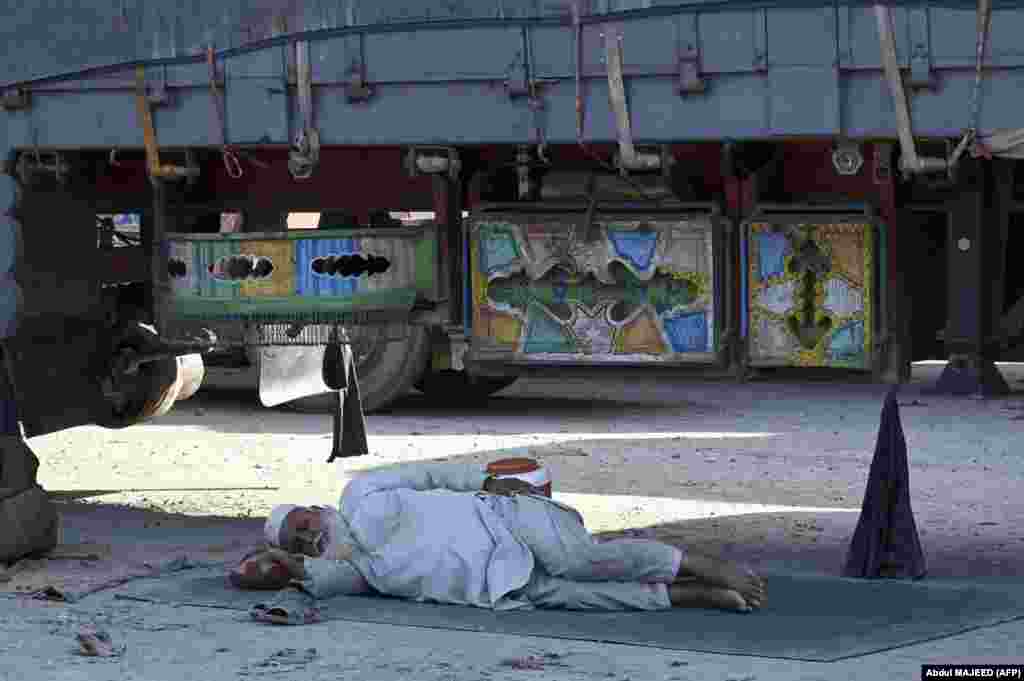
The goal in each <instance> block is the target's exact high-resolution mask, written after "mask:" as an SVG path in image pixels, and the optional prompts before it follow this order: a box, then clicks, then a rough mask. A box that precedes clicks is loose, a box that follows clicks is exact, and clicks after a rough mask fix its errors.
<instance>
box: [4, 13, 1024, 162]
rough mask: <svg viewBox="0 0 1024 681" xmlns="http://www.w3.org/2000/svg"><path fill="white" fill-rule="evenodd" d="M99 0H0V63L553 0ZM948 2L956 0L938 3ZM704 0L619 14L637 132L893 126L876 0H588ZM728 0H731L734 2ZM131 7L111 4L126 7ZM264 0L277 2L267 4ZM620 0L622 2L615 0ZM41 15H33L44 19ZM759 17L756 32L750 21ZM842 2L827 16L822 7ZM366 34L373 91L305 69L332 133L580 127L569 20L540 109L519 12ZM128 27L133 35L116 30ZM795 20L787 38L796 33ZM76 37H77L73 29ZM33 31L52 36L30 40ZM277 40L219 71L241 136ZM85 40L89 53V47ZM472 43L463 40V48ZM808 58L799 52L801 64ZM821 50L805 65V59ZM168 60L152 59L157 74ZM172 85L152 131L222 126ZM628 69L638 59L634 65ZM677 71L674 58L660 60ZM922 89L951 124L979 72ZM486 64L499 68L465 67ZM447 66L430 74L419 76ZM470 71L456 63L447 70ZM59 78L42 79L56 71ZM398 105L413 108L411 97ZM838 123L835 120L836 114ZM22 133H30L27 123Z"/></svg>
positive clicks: (680, 135)
mask: <svg viewBox="0 0 1024 681" xmlns="http://www.w3.org/2000/svg"><path fill="white" fill-rule="evenodd" d="M101 4H103V7H100V8H93V9H89V10H82V9H80V8H79V7H78V6H77V5H78V3H72V2H71V1H70V0H60V1H58V0H53V1H51V2H49V3H47V4H45V5H42V4H40V3H39V2H36V3H33V5H34V9H35V10H38V12H37V14H32V12H30V11H26V10H23V9H21V8H15V7H10V8H5V12H4V16H3V17H0V18H3V19H4V20H5V21H0V44H4V45H5V46H6V47H7V50H8V52H7V54H8V55H16V56H14V57H10V56H8V57H5V59H4V60H3V62H2V66H0V79H2V81H3V82H10V81H11V80H20V79H22V78H26V77H29V76H35V75H44V74H49V73H55V72H62V71H73V70H75V69H78V68H82V67H86V66H96V65H101V64H108V63H115V62H121V61H123V60H125V59H127V58H129V57H132V58H133V57H137V56H142V57H152V56H153V55H159V56H165V57H166V56H174V55H178V56H181V55H190V54H198V53H199V52H200V51H201V50H202V49H203V48H204V47H205V46H206V45H207V44H208V43H210V42H213V43H215V44H216V45H217V46H219V47H223V46H225V45H230V44H237V43H240V42H251V41H253V40H257V39H261V38H264V37H266V36H267V35H268V34H269V32H270V31H271V27H272V26H273V23H274V21H273V18H274V13H275V11H280V12H283V14H284V15H285V16H286V17H287V18H288V21H289V26H290V27H292V28H293V29H298V28H320V27H323V26H335V25H339V24H349V23H352V22H353V21H355V22H362V23H364V24H365V23H368V22H373V21H382V20H394V21H399V22H403V21H414V20H415V21H421V20H424V19H429V20H431V21H433V20H441V19H444V20H447V19H452V18H458V19H466V18H469V19H472V18H477V19H492V18H494V17H499V16H505V17H515V16H520V17H522V16H529V17H537V16H544V17H556V16H557V17H560V18H564V6H563V5H561V4H560V3H549V2H544V3H539V2H535V1H534V0H494V1H493V2H492V1H490V0H488V1H486V2H483V1H481V2H469V1H468V0H463V1H461V2H447V1H446V0H422V1H416V0H389V1H388V2H383V3H371V2H368V1H364V2H360V1H359V0H338V2H333V1H332V2H326V3H321V2H316V3H298V2H294V1H292V0H288V1H287V2H286V0H238V1H237V2H231V3H228V4H227V5H219V4H216V3H204V2H200V1H197V0H180V1H179V2H176V3H173V4H166V3H155V2H146V1H145V0H137V1H134V2H133V1H131V0H125V2H120V0H118V1H116V2H115V1H114V0H111V2H109V4H107V3H101ZM950 4H956V3H950ZM644 5H650V6H652V7H655V6H675V7H685V8H688V9H689V10H693V9H694V8H700V9H705V7H707V10H706V11H703V12H701V13H700V14H699V16H697V20H696V25H697V32H696V34H694V33H693V30H692V27H693V25H694V23H695V22H694V15H693V14H685V11H684V10H680V13H679V14H676V15H667V14H666V15H664V16H659V17H657V18H652V17H648V16H642V15H641V16H638V15H632V16H618V17H616V24H617V25H618V26H619V30H621V32H622V35H623V50H624V58H625V67H626V74H627V78H626V85H627V90H628V97H629V101H630V113H631V119H632V126H633V133H634V137H635V138H636V141H638V142H661V141H669V140H672V141H677V140H680V141H681V140H701V139H722V138H724V137H731V138H735V139H744V138H757V137H762V136H764V135H769V134H770V135H834V134H841V133H846V134H849V135H852V136H885V137H893V136H894V134H895V117H894V115H893V111H892V102H891V97H890V95H889V92H888V90H887V88H886V86H885V84H884V82H883V81H882V79H881V75H880V72H878V71H873V72H871V71H864V70H863V69H870V68H877V67H878V65H879V55H878V40H877V26H876V23H875V17H874V14H873V12H872V10H871V8H870V7H861V6H858V7H841V8H840V9H839V11H838V13H836V11H835V10H834V9H833V8H831V7H828V6H819V7H803V8H800V9H794V8H786V9H783V8H775V7H770V8H768V9H766V10H765V11H763V12H762V11H760V10H754V9H742V10H739V9H729V10H728V11H721V9H722V7H730V5H733V3H713V6H711V5H712V3H709V2H701V1H698V0H690V1H689V2H683V0H663V1H661V2H646V1H645V0H602V1H598V2H595V3H594V6H595V8H596V10H597V11H609V12H610V11H618V10H619V9H622V8H628V9H642V6H644ZM738 5H739V3H735V6H738ZM959 5H960V7H961V8H962V9H948V8H936V7H934V4H933V6H932V7H931V8H930V10H931V14H930V20H929V21H930V28H931V40H930V44H931V45H932V48H933V61H934V63H935V64H936V65H937V66H942V65H950V66H953V65H960V66H971V65H973V49H974V10H973V3H969V2H966V1H965V2H963V3H959ZM122 7H123V11H122ZM275 8H276V9H275ZM616 8H618V9H616ZM40 17H43V18H40ZM762 17H766V18H767V24H766V26H767V29H768V35H767V39H766V38H765V36H764V35H763V34H762V32H761V31H762V28H761V27H762ZM833 17H834V20H833ZM894 18H895V24H896V25H895V29H896V37H897V47H898V51H899V53H900V59H901V61H902V62H904V63H906V61H907V59H906V56H907V54H908V43H907V41H908V35H909V32H908V28H907V27H908V21H907V10H906V9H903V8H899V9H897V10H896V11H894ZM836 22H839V23H841V24H842V26H841V30H840V31H839V34H840V35H841V36H843V37H842V39H841V42H842V44H843V45H846V46H848V47H849V49H850V51H851V54H850V56H849V58H846V57H842V63H843V65H844V67H845V66H849V67H852V68H854V69H861V70H859V71H857V70H855V71H853V72H849V71H844V72H843V74H842V76H841V77H842V81H841V82H837V81H836V75H835V72H834V71H833V67H832V63H831V60H832V59H834V57H835V49H836V45H835V41H836V40H839V36H837V33H836V30H835V23H836ZM39 27H45V28H46V31H47V33H46V34H47V37H48V39H47V40H46V41H35V42H28V38H27V36H29V35H34V34H33V31H37V32H38V30H41V29H39ZM409 29H410V30H409V31H403V32H395V33H390V34H369V33H368V34H367V37H366V45H367V67H368V69H369V77H370V81H371V84H373V81H374V79H377V80H378V81H379V80H391V81H400V84H396V85H393V86H388V85H377V86H376V88H375V89H376V95H377V96H376V97H375V99H374V100H373V101H371V102H370V103H368V104H360V105H351V104H349V103H348V102H347V101H346V100H345V98H344V95H343V92H342V91H341V90H339V89H337V88H317V92H318V94H317V111H316V114H315V115H316V118H317V124H318V127H320V129H321V133H322V139H323V141H324V143H325V144H329V143H338V144H403V143H416V144H427V143H524V142H534V141H537V135H538V133H537V131H536V130H535V123H536V122H539V123H540V125H541V126H542V128H543V133H542V134H543V135H544V136H545V137H546V139H547V141H549V142H551V143H564V142H573V141H575V136H576V130H575V120H576V117H575V94H576V87H575V83H574V82H573V80H572V76H573V75H574V71H575V68H574V64H573V60H574V50H573V32H572V29H571V26H570V25H569V24H568V23H559V24H558V25H554V24H551V25H547V26H544V27H541V28H536V27H535V28H531V29H530V36H531V45H532V49H533V56H534V59H535V63H536V67H537V75H538V76H539V77H542V78H550V77H560V78H563V79H564V80H562V81H561V82H559V83H556V84H550V85H547V86H546V88H545V90H544V103H545V108H544V110H543V111H542V112H540V113H539V114H537V115H536V116H535V115H534V114H532V113H531V112H530V111H529V110H528V109H527V106H526V102H525V101H522V100H514V101H510V100H509V98H508V97H507V93H506V92H505V89H504V80H505V78H506V76H507V73H508V71H509V69H510V67H511V66H512V64H514V62H515V61H516V59H518V58H521V57H522V55H519V54H518V53H519V51H520V48H521V46H520V44H519V28H518V27H512V26H501V27H495V26H490V27H486V26H476V27H468V28H467V29H466V30H454V29H453V28H451V27H446V28H444V29H443V30H436V31H435V30H429V31H428V30H423V29H422V28H421V27H419V26H410V27H409ZM601 30H602V29H601V25H599V24H592V25H589V26H587V27H586V40H585V48H586V49H585V61H584V73H585V76H587V80H588V83H587V88H586V89H587V97H586V102H585V108H586V139H587V140H589V141H595V142H606V141H613V140H614V139H615V137H616V131H615V126H614V117H613V116H612V113H611V111H610V107H609V105H608V95H607V84H606V78H605V75H606V74H605V68H606V66H605V64H603V63H602V62H601V57H602V53H603V45H602V41H601V40H600V36H599V35H598V34H599V32H600V31H601ZM1021 31H1024V11H1022V10H1021V9H1016V10H1012V11H1011V10H999V11H997V12H996V17H995V18H994V20H993V38H992V44H993V48H992V52H993V55H994V59H993V61H994V63H996V64H1000V63H1002V64H1010V65H1013V64H1017V65H1024V48H1021V47H1020V46H1019V41H1018V40H1017V36H1018V35H1019V34H1020V33H1021ZM694 35H699V37H700V45H701V50H702V52H701V62H702V70H703V72H704V74H705V77H706V78H707V81H708V84H709V90H708V92H707V93H706V94H703V95H696V96H685V97H680V96H679V95H678V94H677V93H676V92H675V85H676V75H675V70H676V57H677V53H676V50H677V49H678V47H679V46H680V44H681V41H688V40H691V39H692V37H693V36H694ZM126 36H130V38H129V37H126ZM794 36H798V37H799V39H798V40H794V39H792V38H793V37H794ZM313 37H314V38H323V39H325V42H323V43H322V44H319V45H318V44H317V43H316V42H314V45H313V47H312V57H313V63H314V72H315V74H316V77H317V78H320V79H324V80H331V81H337V80H342V79H344V78H347V73H348V69H349V67H350V66H351V62H352V60H353V59H354V58H356V57H358V56H359V51H358V49H357V47H358V43H359V40H358V38H356V37H354V36H347V37H345V36H335V37H332V38H330V39H329V40H326V38H325V36H313ZM76 41H77V42H76ZM39 45H45V46H46V50H45V51H42V50H39V49H38V46H39ZM759 46H767V49H768V55H767V58H768V62H767V68H768V70H767V72H766V73H764V74H760V73H757V74H755V73H754V71H753V70H754V68H755V64H756V63H757V54H756V50H757V49H758V47H759ZM283 50H284V48H283V47H281V46H273V47H269V48H265V49H263V50H261V51H260V52H255V53H251V54H247V55H233V56H231V57H229V58H228V60H227V62H226V70H227V73H228V77H229V81H228V88H227V91H228V97H229V100H228V102H227V104H226V109H227V128H228V133H229V141H231V142H233V143H278V144H280V143H286V142H287V141H288V140H289V139H290V137H291V134H292V133H294V129H293V130H291V131H289V129H288V106H289V104H288V102H287V98H286V96H285V93H284V90H283V86H282V77H283V69H284V62H283ZM83 55H84V56H83ZM468 55H471V56H468ZM801 65H803V66H801ZM815 65H817V67H815ZM162 70H163V69H157V68H150V69H149V70H148V77H149V78H150V80H151V81H152V80H153V79H154V78H155V77H156V76H157V75H158V74H159V73H160V72H161V71H162ZM166 72H167V76H168V81H169V84H170V85H172V86H174V85H176V84H190V85H192V86H198V87H197V88H196V89H194V90H181V89H177V90H175V91H174V92H173V95H172V98H173V105H172V107H170V108H161V109H157V111H156V114H155V118H156V125H157V132H158V138H159V140H160V143H161V144H163V145H178V144H196V145H200V144H209V143H216V142H219V139H218V136H217V135H216V134H215V130H214V128H213V125H214V120H215V116H214V113H213V107H212V104H211V102H210V100H209V96H208V93H207V91H206V87H207V80H206V77H207V71H206V65H205V64H204V63H199V64H181V65H170V66H168V67H167V68H166ZM630 74H642V75H644V76H646V77H643V78H635V77H631V75H630ZM669 74H671V75H669ZM937 75H938V78H937V82H938V83H939V84H940V87H939V88H938V89H937V90H936V91H934V92H919V93H915V94H913V95H912V98H913V99H912V106H911V109H912V112H913V116H914V124H915V132H916V133H917V134H918V135H951V134H952V135H955V134H958V133H959V132H960V131H961V130H962V128H963V127H964V126H965V125H966V124H967V120H966V116H967V106H968V99H969V92H970V87H971V83H972V81H973V74H972V73H971V72H970V71H969V70H963V71H948V70H947V71H940V72H939V73H938V74H937ZM131 78H132V73H131V69H128V70H126V71H125V72H124V73H123V74H121V75H120V76H117V77H115V78H108V79H107V81H106V83H105V85H111V84H121V85H123V84H128V86H129V87H130V85H131ZM474 78H476V79H478V78H491V79H492V82H487V83H479V82H466V81H467V79H474ZM423 79H428V80H429V79H441V80H444V79H448V81H447V82H444V83H441V84H438V85H433V86H431V85H420V84H417V83H416V81H417V80H423ZM459 80H462V81H463V82H458V81H459ZM95 85H96V83H95V82H86V81H82V82H80V83H78V84H75V83H67V84H62V87H64V88H65V89H68V88H72V89H73V88H75V87H78V88H79V89H84V88H86V87H94V86H95ZM1022 85H1024V83H1022V82H1021V77H1020V76H1018V75H1017V73H1016V71H1007V70H994V71H989V72H987V73H986V76H985V85H984V88H983V93H984V95H985V101H984V102H983V106H982V128H983V131H985V130H990V129H992V128H1001V127H1017V126H1019V125H1020V121H1019V119H1018V117H1017V116H1016V115H1015V112H1016V111H1019V109H1020V107H1019V104H1020V102H1021V97H1022V94H1021V93H1022V92H1024V88H1022ZM51 87H53V86H51ZM34 95H35V96H34V98H33V102H34V103H33V109H32V110H31V111H30V112H29V117H30V118H31V125H30V126H29V125H28V124H27V121H28V118H26V117H24V116H22V115H21V114H9V113H4V114H0V115H2V116H3V118H4V124H5V125H6V126H7V127H8V135H9V139H11V140H12V141H14V142H16V143H17V144H18V145H29V144H33V143H36V144H39V145H40V146H54V145H61V146H63V145H67V146H81V145H97V146H139V145H140V144H141V131H140V130H139V128H138V122H137V121H136V120H135V112H134V101H132V95H131V93H130V91H128V92H110V91H108V92H103V93H97V92H86V93H82V94H74V95H72V94H69V93H66V92H65V93H59V94H58V93H54V92H50V93H45V92H40V91H39V90H37V91H36V92H35V93H34ZM410 110H415V112H416V115H415V116H410V115H409V112H410ZM840 123H842V125H843V126H845V129H842V128H840ZM30 133H31V134H30Z"/></svg>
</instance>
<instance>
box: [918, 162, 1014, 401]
mask: <svg viewBox="0 0 1024 681" xmlns="http://www.w3.org/2000/svg"><path fill="white" fill-rule="evenodd" d="M995 175H996V174H995V173H993V172H992V168H991V167H989V166H986V165H983V164H981V163H979V162H978V161H976V160H964V161H962V162H961V167H960V170H959V173H958V176H959V177H960V180H961V182H962V184H961V187H960V192H959V195H958V197H957V198H956V199H955V200H954V201H953V202H952V210H951V211H950V218H949V220H950V224H949V238H948V258H949V268H948V271H949V282H948V286H949V312H948V315H949V316H948V321H947V324H946V333H945V343H946V353H947V355H948V356H949V363H948V364H947V365H946V368H945V369H944V370H943V372H942V375H941V376H940V377H939V380H938V382H937V384H936V385H935V391H936V392H939V393H946V394H952V395H978V396H983V397H988V396H992V395H1004V394H1006V393H1008V392H1009V390H1010V388H1009V386H1008V385H1007V383H1006V380H1005V379H1004V378H1003V377H1002V375H1001V374H1000V373H999V370H998V369H997V368H996V366H995V364H994V363H993V361H992V352H993V350H994V348H993V347H992V343H991V342H989V338H990V337H991V333H992V330H993V322H994V320H993V318H992V317H993V316H992V307H991V282H990V281H989V278H988V274H989V271H988V262H989V260H990V259H991V249H992V248H993V245H994V244H993V241H992V238H991V237H992V235H991V231H992V230H991V229H989V228H988V225H989V224H990V223H992V222H998V220H999V219H1001V216H1002V214H1003V213H1005V212H1006V210H1007V209H1008V205H1007V203H1006V201H1005V200H1000V199H1001V198H1003V195H1004V192H1003V191H1000V190H999V189H998V186H997V184H996V181H997V180H999V179H1000V178H998V177H996V176H995ZM1001 181H1003V182H1005V178H1002V179H1001Z"/></svg>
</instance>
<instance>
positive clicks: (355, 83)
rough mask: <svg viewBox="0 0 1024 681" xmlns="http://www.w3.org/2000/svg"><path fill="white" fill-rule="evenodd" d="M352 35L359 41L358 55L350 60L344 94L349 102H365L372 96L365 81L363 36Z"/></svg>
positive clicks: (364, 42) (371, 91)
mask: <svg viewBox="0 0 1024 681" xmlns="http://www.w3.org/2000/svg"><path fill="white" fill-rule="evenodd" d="M354 37H355V39H356V40H358V41H359V56H358V57H357V58H355V59H353V60H352V65H351V66H350V67H349V76H350V77H349V81H348V85H346V86H345V96H346V98H347V99H348V101H349V103H350V104H354V103H358V102H366V101H368V100H369V99H370V97H372V96H373V88H371V87H370V86H369V85H368V84H367V82H366V47H365V44H366V41H365V37H364V36H363V34H361V33H360V34H359V35H357V36H354Z"/></svg>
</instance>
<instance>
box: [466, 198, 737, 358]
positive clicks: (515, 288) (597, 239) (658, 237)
mask: <svg viewBox="0 0 1024 681" xmlns="http://www.w3.org/2000/svg"><path fill="white" fill-rule="evenodd" d="M580 218H581V216H575V217H571V216H562V217H541V216H537V217H529V218H513V217H499V216H483V217H480V218H479V219H477V220H476V221H475V222H473V223H472V225H471V227H470V233H471V237H470V244H471V246H470V248H471V267H470V271H471V272H472V274H473V281H472V296H473V322H472V326H473V338H474V341H475V342H477V343H479V344H480V347H481V350H480V352H481V354H486V355H487V356H488V358H490V357H493V356H496V355H505V356H509V357H517V358H522V359H528V360H529V361H531V362H533V361H558V362H572V363H598V364H603V363H616V362H620V363H621V362H626V363H651V362H686V361H708V359H709V357H710V356H712V355H713V354H714V353H715V352H716V350H717V348H718V330H717V326H716V312H717V304H716V294H717V287H716V285H715V276H716V271H715V270H716V268H715V261H716V259H715V253H714V243H713V242H714V239H713V220H712V219H711V218H710V217H707V216H697V217H692V216H679V217H671V216H664V215H662V216H657V217H638V216H633V217H623V218H617V217H598V218H597V219H596V220H595V222H594V225H593V227H592V228H591V229H590V230H589V232H590V233H589V234H586V233H585V231H588V230H584V229H583V227H582V226H579V228H578V229H576V228H569V229H567V228H566V222H567V221H569V222H571V221H573V220H575V221H579V222H582V220H581V219H580Z"/></svg>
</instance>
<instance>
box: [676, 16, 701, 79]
mask: <svg viewBox="0 0 1024 681" xmlns="http://www.w3.org/2000/svg"><path fill="white" fill-rule="evenodd" d="M681 21H682V22H683V25H682V26H680V29H681V31H682V32H683V33H684V34H683V35H682V36H681V41H680V43H681V49H680V51H679V81H678V82H677V83H676V92H677V93H678V94H680V95H694V94H701V93H702V92H705V91H706V90H707V83H706V82H705V80H704V79H703V78H701V77H700V47H699V46H700V37H699V34H698V32H697V15H696V14H690V15H687V16H684V17H681Z"/></svg>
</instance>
